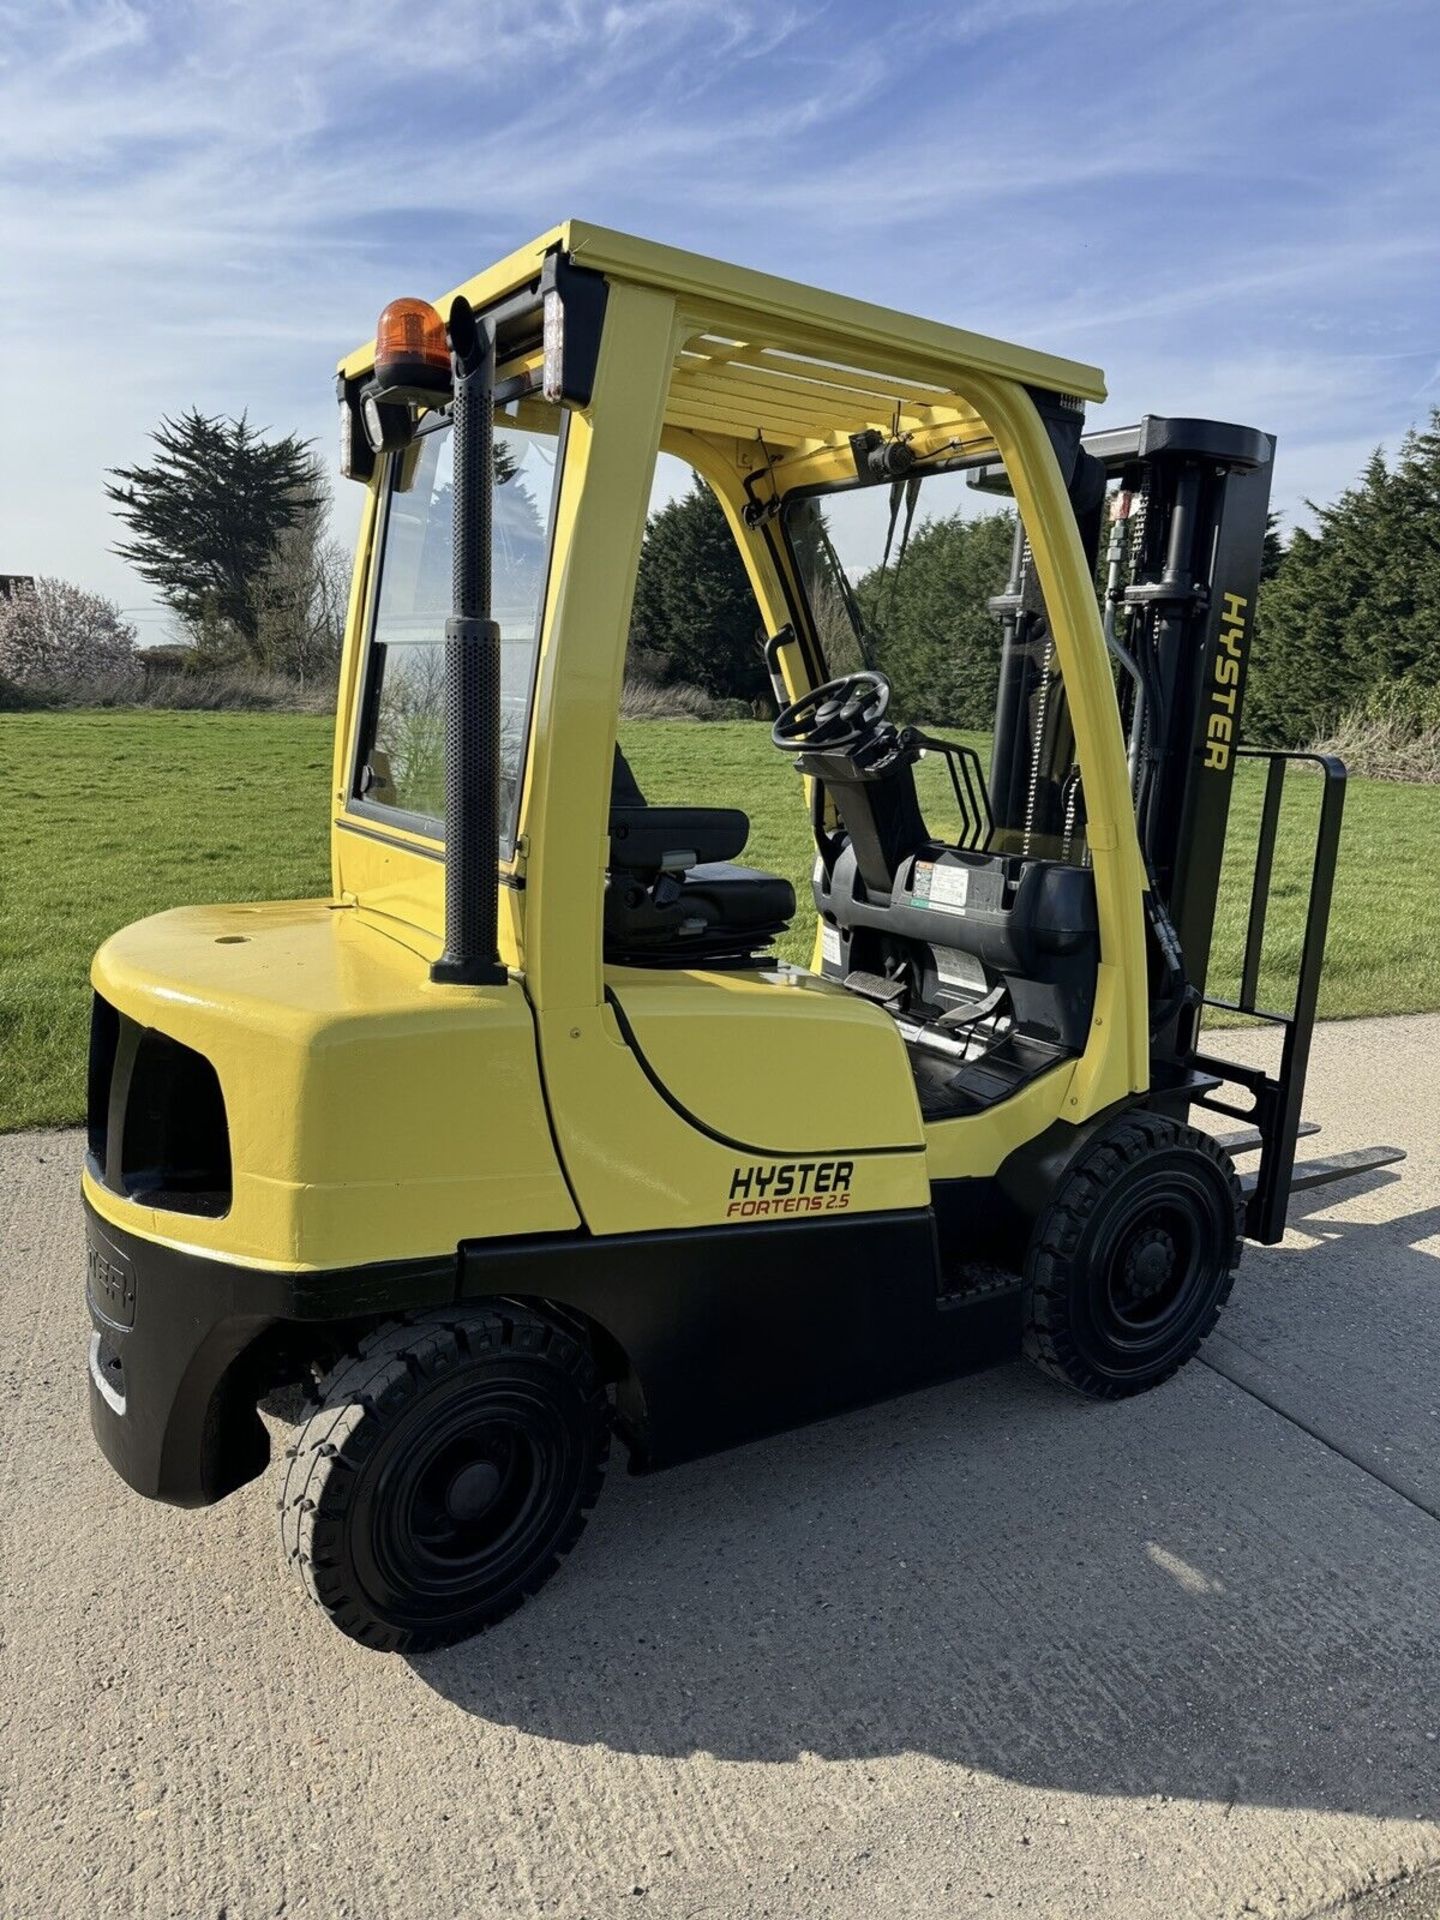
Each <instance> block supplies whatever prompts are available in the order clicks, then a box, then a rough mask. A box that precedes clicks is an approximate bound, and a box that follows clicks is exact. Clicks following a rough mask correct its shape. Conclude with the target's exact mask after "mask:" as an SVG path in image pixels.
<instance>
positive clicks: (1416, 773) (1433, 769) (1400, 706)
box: [1314, 682, 1440, 786]
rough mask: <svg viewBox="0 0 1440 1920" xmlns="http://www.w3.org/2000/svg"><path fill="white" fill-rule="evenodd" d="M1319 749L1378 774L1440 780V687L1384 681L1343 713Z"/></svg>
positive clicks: (1437, 782)
mask: <svg viewBox="0 0 1440 1920" xmlns="http://www.w3.org/2000/svg"><path fill="white" fill-rule="evenodd" d="M1314 751H1315V752H1317V753H1334V754H1338V755H1339V756H1340V758H1341V759H1342V760H1343V761H1344V762H1345V764H1346V766H1347V767H1348V768H1349V769H1350V771H1351V772H1352V773H1363V774H1369V775H1370V776H1371V778H1372V779H1375V780H1414V781H1420V782H1423V783H1425V784H1428V785H1432V786H1434V785H1440V687H1417V686H1409V685H1406V684H1404V683H1403V682H1402V683H1400V684H1398V685H1393V686H1389V687H1382V688H1380V689H1378V690H1377V691H1376V692H1374V693H1372V694H1370V695H1369V697H1368V698H1367V699H1365V700H1362V701H1360V702H1358V703H1357V704H1356V705H1355V706H1353V707H1350V708H1348V709H1347V710H1346V712H1344V713H1343V714H1341V716H1340V718H1339V719H1338V720H1337V721H1336V723H1335V725H1334V727H1333V728H1332V729H1331V731H1330V733H1329V734H1328V735H1327V736H1326V738H1324V739H1323V740H1318V741H1316V743H1315V747H1314Z"/></svg>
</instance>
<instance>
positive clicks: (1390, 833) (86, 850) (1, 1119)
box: [0, 712, 1440, 1129]
mask: <svg viewBox="0 0 1440 1920" xmlns="http://www.w3.org/2000/svg"><path fill="white" fill-rule="evenodd" d="M330 729H331V723H330V721H329V720H327V719H319V718H313V717H311V716H309V715H296V714H249V713H156V712H136V713H126V712H106V713H81V714H64V713H36V714H6V715H3V716H0V780H3V790H4V794H5V798H6V800H7V802H8V806H7V812H8V816H9V834H8V840H9V845H8V848H7V855H6V859H5V862H4V867H3V870H0V1128H5V1129H8V1128H13V1127H23V1126H40V1125H46V1124H60V1123H68V1122H73V1121H76V1120H78V1119H80V1118H81V1115H82V1111H83V1104H84V1061H85V1036H86V1023H87V1018H88V987H87V979H86V975H87V969H88V965H89V959H90V955H91V953H92V951H93V950H94V948H95V947H96V946H98V945H99V943H100V941H101V940H103V939H104V938H105V936H106V935H107V934H108V933H110V932H111V931H112V930H113V929H114V928H116V927H118V926H122V925H124V924H125V923H126V922H127V921H129V920H134V919H138V918H139V917H141V916H142V915H144V914H147V913H156V912H159V911H160V910H161V909H162V908H164V907H169V906H175V905H179V904H181V903H184V902H187V901H215V900H261V899H281V898H297V897H301V896H304V895H306V894H315V893H324V892H325V891H326V890H327V889H328V886H329V851H328V846H327V842H326V827H325V821H326V793H327V787H328V780H329V767H330ZM622 739H623V744H624V747H625V751H626V754H627V755H628V756H629V758H630V761H631V764H632V766H633V767H634V769H635V772H636V775H637V777H638V778H639V780H640V783H641V785H642V787H643V788H644V789H645V792H646V795H647V797H648V798H649V799H650V800H651V801H652V802H655V803H657V804H658V803H664V802H667V801H668V802H672V803H688V804H692V805H707V804H708V805H716V806H720V805H730V806H734V805H739V806H743V807H744V808H745V810H746V811H747V812H748V813H749V815H750V819H751V834H750V844H749V847H748V848H747V850H746V854H745V858H746V859H747V860H748V861H750V862H751V863H753V864H754V865H756V866H760V867H769V868H772V869H774V870H775V871H777V872H780V873H785V874H788V875H789V876H790V877H791V878H792V879H793V880H794V881H795V883H796V891H797V893H798V894H799V896H800V900H801V912H800V914H799V915H798V916H797V919H796V924H795V928H794V930H793V931H792V932H791V933H790V935H789V936H788V937H787V938H786V939H785V941H783V942H782V951H783V952H784V953H785V954H786V955H787V956H788V957H790V958H792V959H796V960H800V961H806V960H808V958H809V953H810V941H811V935H812V928H813V915H812V913H811V912H810V909H809V883H808V875H809V869H810V842H809V833H808V829H807V826H806V822H805V818H804V813H803V809H802V808H801V805H800V800H799V793H798V785H799V783H798V781H797V779H796V776H795V774H794V773H793V772H792V770H791V768H790V766H789V765H788V764H787V762H786V761H784V760H783V759H782V757H781V756H780V755H779V754H778V753H776V752H775V751H774V750H773V749H772V748H771V747H770V745H769V743H768V735H767V730H766V729H765V728H764V727H762V726H757V725H754V724H751V723H739V722H734V723H724V724H719V725H699V724H696V723H693V722H689V721H641V722H635V723H632V724H630V725H627V726H626V727H625V728H624V729H623V731H622ZM977 744H979V743H977ZM920 774H921V786H922V798H923V799H924V802H925V805H926V808H927V812H928V814H929V817H930V818H931V821H932V824H934V825H935V826H936V827H937V828H943V823H944V821H945V819H946V817H947V809H946V804H945V800H946V791H947V789H946V783H945V780H944V775H943V772H942V770H941V768H940V767H939V766H938V765H937V764H934V763H927V764H925V765H924V766H922V767H921V768H920ZM1261 784H1262V776H1261V775H1260V774H1258V773H1257V772H1255V771H1254V770H1253V769H1251V768H1249V767H1245V766H1243V764H1242V769H1241V772H1240V775H1239V777H1238V779H1237V783H1236V797H1235V806H1234V811H1233V819H1232V827H1231V843H1230V858H1229V859H1228V860H1227V884H1226V888H1225V892H1224V897H1223V898H1222V902H1221V909H1220V915H1219V920H1218V924H1217V933H1216V945H1215V971H1214V974H1213V976H1212V983H1211V984H1212V988H1213V989H1214V990H1216V991H1218V992H1222V993H1230V992H1233V990H1234V986H1235V977H1236V970H1237V969H1238V963H1239V950H1240V942H1241V939H1242V937H1243V931H1244V921H1243V916H1244V913H1245V908H1246V902H1247V900H1248V888H1247V887H1246V886H1245V885H1244V883H1243V876H1242V873H1241V869H1242V867H1245V866H1246V864H1247V862H1246V855H1247V850H1248V849H1249V848H1251V847H1253V841H1254V835H1255V830H1256V825H1257V822H1258V818H1259V807H1260V788H1261ZM1294 787H1295V792H1294V797H1293V800H1292V801H1291V802H1289V803H1287V809H1286V817H1285V822H1284V828H1283V829H1282V843H1281V847H1280V850H1279V852H1278V854H1277V858H1276V867H1275V880H1274V886H1273V889H1272V902H1273V905H1272V913H1271V928H1270V938H1269V939H1268V941H1267V949H1266V960H1267V967H1266V971H1265V974H1264V976H1263V977H1262V982H1261V1000H1262V1004H1265V1005H1272V1006H1275V1007H1277V1008H1283V1007H1284V1006H1285V1004H1286V1003H1287V995H1288V992H1289V983H1290V982H1291V980H1293V969H1294V966H1295V964H1296V960H1297V957H1298V949H1299V933H1300V921H1301V914H1302V911H1303V906H1304V897H1305V888H1306V884H1307V882H1308V876H1309V846H1310V839H1311V834H1312V832H1313V828H1312V826H1311V824H1310V823H1311V821H1313V805H1314V801H1315V798H1316V796H1317V793H1318V783H1317V782H1315V781H1313V780H1297V781H1295V782H1294ZM1436 1007H1440V787H1406V786H1392V785H1386V784H1383V783H1380V782H1377V781H1370V780H1355V781H1352V783H1351V788H1350V796H1349V805H1348V809H1347V821H1346V830H1345V840H1344V845H1343V849H1342V853H1341V867H1340V874H1339V878H1338V880H1337V884H1336V890H1335V905H1334V913H1333V917H1332V922H1331V935H1330V946H1329V953H1328V958H1327V964H1326V974H1325V984H1324V989H1323V992H1322V996H1321V1011H1322V1013H1324V1014H1329V1015H1331V1016H1340V1015H1355V1014H1366V1013H1410V1012H1418V1011H1421V1010H1427V1009H1430V1008H1436Z"/></svg>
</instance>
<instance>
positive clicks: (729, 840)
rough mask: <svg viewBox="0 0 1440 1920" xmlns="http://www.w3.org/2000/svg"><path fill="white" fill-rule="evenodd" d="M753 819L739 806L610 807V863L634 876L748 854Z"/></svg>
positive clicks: (671, 870) (683, 868)
mask: <svg viewBox="0 0 1440 1920" xmlns="http://www.w3.org/2000/svg"><path fill="white" fill-rule="evenodd" d="M749 833H750V820H749V816H748V815H746V814H744V813H742V812H741V811H740V809H739V808H738V807H612V808H611V809H610V864H611V866H612V867H623V868H625V869H626V870H627V871H628V872H633V873H660V872H664V871H669V872H672V873H681V872H684V870H685V869H686V868H687V867H696V866H704V865H706V864H708V863H709V862H710V861H712V860H733V859H734V858H735V856H736V854H738V853H740V852H742V851H743V850H744V846H745V842H746V840H747V838H748V837H749Z"/></svg>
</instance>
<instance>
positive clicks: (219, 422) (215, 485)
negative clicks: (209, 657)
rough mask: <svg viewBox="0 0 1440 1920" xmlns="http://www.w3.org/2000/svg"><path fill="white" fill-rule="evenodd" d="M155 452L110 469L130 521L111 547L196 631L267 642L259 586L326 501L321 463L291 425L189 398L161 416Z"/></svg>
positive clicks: (254, 645)
mask: <svg viewBox="0 0 1440 1920" xmlns="http://www.w3.org/2000/svg"><path fill="white" fill-rule="evenodd" d="M151 438H152V440H153V442H154V446H155V457H154V459H153V460H152V461H151V462H150V463H149V464H148V465H144V466H135V467H116V468H112V469H111V484H108V485H107V486H106V489H105V492H106V496H107V498H108V499H109V500H110V501H111V503H112V504H113V506H114V508H115V511H116V513H117V514H118V515H119V517H120V518H121V519H122V520H123V521H125V523H126V525H127V526H128V527H129V529H130V533H131V538H130V539H129V540H127V541H124V542H122V543H121V544H120V545H118V546H117V547H116V548H115V551H116V553H117V554H119V556H120V557H121V559H123V560H128V561H129V562H130V564H131V565H132V566H133V567H134V568H135V570H136V572H137V573H139V574H140V576H141V578H142V579H145V580H148V581H149V582H150V583H151V585H152V586H155V587H157V588H158V589H159V592H160V596H161V598H162V599H163V600H164V601H165V602H166V604H167V605H168V606H170V607H172V608H173V609H174V610H175V612H176V613H177V614H178V615H179V616H180V618H181V620H182V621H183V622H184V623H185V625H186V626H187V627H188V628H189V629H190V631H191V632H192V634H194V635H195V636H196V637H197V638H198V637H200V636H201V635H202V634H205V633H207V632H208V633H209V634H210V635H212V636H214V635H215V633H216V632H217V630H218V631H219V632H220V633H221V634H222V635H225V634H229V635H233V636H235V638H236V639H237V640H238V641H239V643H240V647H241V649H242V650H243V651H244V652H245V653H246V654H247V655H249V656H250V657H251V658H256V659H258V657H259V655H260V653H261V652H262V650H263V649H262V647H261V637H260V636H261V626H262V610H261V604H260V600H259V596H258V595H257V587H258V585H259V583H260V581H261V579H262V577H263V576H264V575H265V573H266V570H267V568H268V567H269V566H270V564H271V563H272V561H273V560H274V559H275V557H276V555H277V553H278V552H279V550H280V547H281V542H282V536H283V535H284V534H285V533H286V532H287V531H289V530H290V529H292V528H295V527H298V526H300V525H302V523H304V522H305V521H306V520H307V519H309V520H311V521H312V522H313V520H314V517H315V516H316V515H317V514H319V513H320V512H321V511H322V509H323V505H324V487H323V482H322V479H321V475H320V470H319V467H318V464H317V462H316V460H315V457H314V455H313V454H312V453H311V451H310V449H309V446H308V444H307V443H306V442H304V441H302V440H299V439H297V438H296V437H295V435H294V434H287V435H286V436H285V438H284V439H282V440H273V441H267V440H266V439H265V438H264V437H263V436H262V434H261V433H260V432H259V431H258V430H257V429H256V428H254V427H252V426H251V425H250V423H249V421H248V420H247V418H246V417H245V415H244V414H242V415H241V416H240V418H239V419H238V420H225V419H221V418H218V417H216V418H211V417H209V416H207V415H205V414H202V413H200V412H199V411H198V410H197V409H195V408H191V409H190V411H189V412H188V413H183V414H181V415H180V417H179V418H178V419H175V420H172V419H169V418H166V419H164V420H162V421H161V423H160V425H159V426H158V427H157V428H156V430H155V432H154V433H153V434H152V436H151Z"/></svg>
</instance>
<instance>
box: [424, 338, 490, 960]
mask: <svg viewBox="0 0 1440 1920" xmlns="http://www.w3.org/2000/svg"><path fill="white" fill-rule="evenodd" d="M449 333H450V351H451V355H452V360H453V369H454V379H455V402H454V428H453V432H454V435H455V442H454V482H453V485H454V505H453V510H454V516H455V517H454V530H453V537H452V548H451V605H452V612H451V615H450V618H449V619H448V620H447V621H446V622H445V951H444V952H443V953H442V954H441V956H440V958H439V959H438V960H437V961H436V962H435V963H434V965H433V966H432V967H431V969H430V978H431V979H432V980H435V981H438V982H440V983H442V984H444V985H446V986H457V987H480V986H494V985H500V984H503V983H504V981H505V980H506V979H507V978H508V975H507V973H506V970H505V968H504V966H503V965H502V964H501V961H500V951H499V938H498V933H499V928H498V918H499V885H498V881H497V877H496V870H495V869H496V860H497V857H498V850H499V845H500V629H499V627H498V626H497V625H496V624H495V622H494V621H493V620H492V619H491V618H490V506H491V490H492V488H493V486H494V463H493V458H492V446H493V437H494V402H493V397H492V396H493V388H494V376H495V341H494V336H493V334H492V333H491V331H490V329H489V328H488V327H487V326H479V325H477V324H476V320H475V315H474V314H473V313H472V312H471V310H470V305H469V302H468V301H465V300H456V301H455V303H454V305H453V306H452V307H451V309H450V318H449Z"/></svg>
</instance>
